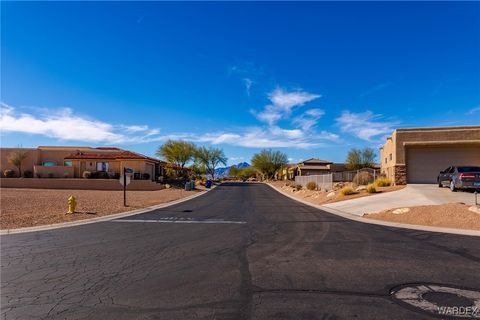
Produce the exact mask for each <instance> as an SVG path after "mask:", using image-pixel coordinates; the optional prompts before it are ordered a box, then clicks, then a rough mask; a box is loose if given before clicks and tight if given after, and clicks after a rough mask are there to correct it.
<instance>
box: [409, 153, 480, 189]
mask: <svg viewBox="0 0 480 320" xmlns="http://www.w3.org/2000/svg"><path fill="white" fill-rule="evenodd" d="M406 149H407V150H406V151H407V152H406V167H407V182H408V183H436V182H437V176H438V173H439V172H440V171H441V170H443V169H445V168H447V167H449V166H461V165H480V146H477V145H473V146H472V145H470V146H463V147H462V146H451V145H450V146H438V145H437V146H407V147H406Z"/></svg>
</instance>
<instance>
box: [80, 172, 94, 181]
mask: <svg viewBox="0 0 480 320" xmlns="http://www.w3.org/2000/svg"><path fill="white" fill-rule="evenodd" d="M82 177H83V179H90V178H91V177H92V173H91V172H90V171H83V173H82Z"/></svg>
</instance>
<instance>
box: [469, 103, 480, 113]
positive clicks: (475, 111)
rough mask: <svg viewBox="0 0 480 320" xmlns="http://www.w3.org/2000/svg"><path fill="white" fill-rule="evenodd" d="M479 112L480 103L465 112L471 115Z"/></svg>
mask: <svg viewBox="0 0 480 320" xmlns="http://www.w3.org/2000/svg"><path fill="white" fill-rule="evenodd" d="M477 112H478V113H480V105H478V106H476V107H474V108H472V109H470V110H468V112H467V114H468V115H472V114H475V113H477Z"/></svg>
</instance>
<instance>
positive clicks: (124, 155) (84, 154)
mask: <svg viewBox="0 0 480 320" xmlns="http://www.w3.org/2000/svg"><path fill="white" fill-rule="evenodd" d="M97 149H99V148H97ZM104 150H105V149H104ZM108 150H112V151H113V150H114V149H108ZM116 150H118V151H116V152H90V151H77V152H75V153H72V154H70V155H68V156H66V157H65V159H69V160H70V159H99V160H102V159H106V160H149V161H153V162H160V160H158V159H155V158H150V157H147V156H144V155H143V154H140V153H136V152H132V151H128V150H122V149H118V148H116Z"/></svg>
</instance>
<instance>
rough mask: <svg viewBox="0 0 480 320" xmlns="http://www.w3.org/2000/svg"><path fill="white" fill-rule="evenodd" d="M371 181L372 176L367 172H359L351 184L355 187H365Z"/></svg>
mask: <svg viewBox="0 0 480 320" xmlns="http://www.w3.org/2000/svg"><path fill="white" fill-rule="evenodd" d="M372 180H373V175H372V174H371V173H370V172H367V171H360V172H359V173H357V174H356V175H355V176H354V177H353V182H354V183H356V184H357V185H361V186H364V185H367V184H369V183H370V182H372Z"/></svg>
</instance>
